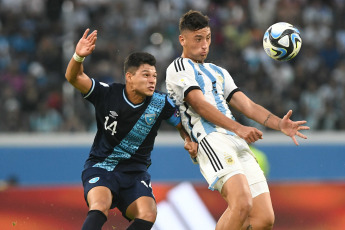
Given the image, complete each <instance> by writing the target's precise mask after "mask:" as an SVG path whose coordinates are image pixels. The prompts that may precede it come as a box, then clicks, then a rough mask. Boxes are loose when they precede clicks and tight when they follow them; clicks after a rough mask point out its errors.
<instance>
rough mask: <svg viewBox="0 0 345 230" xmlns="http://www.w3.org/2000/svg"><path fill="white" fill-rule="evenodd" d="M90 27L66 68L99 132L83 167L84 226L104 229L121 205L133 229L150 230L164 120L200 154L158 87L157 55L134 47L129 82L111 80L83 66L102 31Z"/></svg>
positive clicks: (128, 65) (127, 72) (129, 61)
mask: <svg viewBox="0 0 345 230" xmlns="http://www.w3.org/2000/svg"><path fill="white" fill-rule="evenodd" d="M88 33H89V29H87V30H86V31H85V33H84V35H83V37H82V38H81V39H80V40H79V42H78V44H77V46H76V49H75V54H74V55H73V57H72V58H71V60H70V62H69V64H68V66H67V70H66V78H67V80H68V81H69V82H70V83H71V84H72V85H73V86H74V87H75V88H77V89H78V90H79V91H80V92H81V93H82V94H83V96H84V98H85V99H86V100H88V101H90V102H91V103H92V104H93V105H94V106H95V112H96V121H97V134H96V136H95V139H94V142H93V145H92V147H91V150H90V154H89V158H88V159H87V161H86V163H85V165H84V170H83V173H82V181H83V186H84V197H85V200H86V202H87V204H88V206H89V212H88V215H87V217H86V220H85V222H84V224H83V227H82V230H91V229H92V230H97V229H99V230H100V229H101V228H102V226H103V224H104V223H105V221H106V220H107V215H108V211H109V210H110V209H112V208H115V207H117V208H118V209H119V210H120V211H121V212H122V215H123V216H124V217H125V218H127V219H128V220H129V221H132V220H133V221H132V223H131V225H130V226H129V227H128V229H130V230H134V229H135V230H137V229H140V230H149V229H151V228H152V226H153V223H154V222H155V219H156V215H157V210H156V203H155V199H154V195H153V193H152V188H151V176H150V174H149V173H148V172H147V169H148V167H149V166H150V164H151V158H150V156H151V151H152V149H153V145H154V141H155V138H156V135H157V131H158V128H159V127H160V124H161V122H162V120H166V121H167V122H168V123H170V124H171V125H173V126H175V127H176V128H177V129H178V130H179V132H180V135H181V137H182V138H183V139H184V140H185V146H184V147H185V149H186V150H188V151H189V153H190V154H191V155H193V154H194V155H196V151H197V144H196V143H194V142H192V141H191V139H190V138H189V136H188V134H187V133H186V132H185V131H184V129H183V128H182V125H181V119H180V117H179V112H178V109H177V108H176V106H175V105H174V103H173V102H172V101H171V99H170V98H169V97H168V96H167V94H164V93H161V92H158V91H156V90H155V87H156V78H157V72H156V67H155V65H156V59H155V58H154V57H153V56H152V55H151V54H148V53H140V52H139V53H132V54H131V55H129V56H128V57H127V58H126V60H125V64H124V72H125V77H126V84H118V83H113V84H106V83H102V82H99V81H98V80H96V79H92V78H89V77H88V76H87V75H86V74H85V73H84V71H83V64H82V63H83V61H84V58H85V57H86V56H88V55H90V54H91V53H92V51H93V50H94V49H95V43H96V40H97V31H93V32H92V33H91V34H89V35H88Z"/></svg>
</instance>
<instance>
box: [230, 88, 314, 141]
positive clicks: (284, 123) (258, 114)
mask: <svg viewBox="0 0 345 230" xmlns="http://www.w3.org/2000/svg"><path fill="white" fill-rule="evenodd" d="M230 105H231V106H233V107H234V108H235V109H237V110H238V111H240V112H241V113H243V114H244V115H246V116H247V117H248V118H250V119H252V120H254V121H256V122H258V123H260V124H262V125H264V126H266V127H269V128H271V129H275V130H279V131H281V132H282V133H284V134H285V135H287V136H289V137H291V138H292V140H293V141H294V143H295V144H296V145H298V142H297V140H296V137H295V136H296V135H297V136H299V137H301V138H304V139H306V138H307V137H306V136H305V135H303V134H301V133H300V132H299V130H307V129H309V127H308V126H302V125H303V124H305V123H307V122H306V121H296V122H294V121H292V120H290V117H291V115H292V110H290V111H289V112H288V113H287V114H286V115H285V116H284V117H283V119H281V118H279V117H277V116H276V115H274V114H272V113H271V112H270V111H268V110H267V109H265V108H264V107H263V106H261V105H258V104H256V103H254V102H253V101H252V100H250V99H249V98H248V97H247V96H246V95H245V94H244V93H242V92H236V93H235V94H234V95H233V97H232V99H231V101H230Z"/></svg>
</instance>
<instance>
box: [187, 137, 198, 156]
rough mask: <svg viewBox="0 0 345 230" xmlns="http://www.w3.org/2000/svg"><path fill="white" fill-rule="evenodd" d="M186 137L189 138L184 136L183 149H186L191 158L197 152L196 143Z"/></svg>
mask: <svg viewBox="0 0 345 230" xmlns="http://www.w3.org/2000/svg"><path fill="white" fill-rule="evenodd" d="M188 139H189V138H186V139H185V141H184V149H185V150H187V151H188V153H189V155H190V156H191V157H192V158H196V155H197V154H198V143H195V142H193V141H191V140H188Z"/></svg>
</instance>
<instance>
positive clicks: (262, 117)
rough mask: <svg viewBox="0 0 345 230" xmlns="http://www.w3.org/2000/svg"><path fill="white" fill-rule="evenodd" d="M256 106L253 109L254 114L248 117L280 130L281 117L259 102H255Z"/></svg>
mask: <svg viewBox="0 0 345 230" xmlns="http://www.w3.org/2000/svg"><path fill="white" fill-rule="evenodd" d="M254 106H255V108H253V109H252V111H254V112H253V114H252V115H251V116H248V118H250V119H252V120H254V121H256V122H258V123H260V124H262V125H263V126H266V127H268V128H271V129H274V130H280V125H279V123H280V121H281V118H279V117H277V116H276V115H274V114H273V113H271V112H270V111H268V110H267V109H265V108H264V107H262V106H261V105H258V104H254Z"/></svg>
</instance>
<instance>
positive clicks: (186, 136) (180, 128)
mask: <svg viewBox="0 0 345 230" xmlns="http://www.w3.org/2000/svg"><path fill="white" fill-rule="evenodd" d="M176 129H177V130H178V131H179V133H180V136H181V138H182V140H184V141H191V139H190V137H189V134H188V133H187V131H186V130H185V129H184V128H183V126H182V124H181V123H179V124H178V125H177V126H176Z"/></svg>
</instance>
